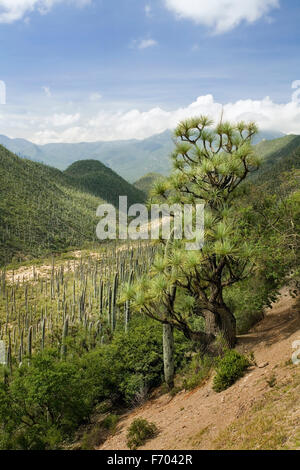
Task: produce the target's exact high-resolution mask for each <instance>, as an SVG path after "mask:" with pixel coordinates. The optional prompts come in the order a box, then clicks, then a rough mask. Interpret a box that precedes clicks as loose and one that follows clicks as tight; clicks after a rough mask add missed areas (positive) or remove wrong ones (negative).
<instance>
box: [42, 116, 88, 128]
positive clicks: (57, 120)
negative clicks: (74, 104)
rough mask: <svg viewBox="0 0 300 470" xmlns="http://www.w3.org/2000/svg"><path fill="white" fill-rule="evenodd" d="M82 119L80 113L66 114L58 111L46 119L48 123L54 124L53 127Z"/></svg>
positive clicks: (67, 124) (63, 125) (68, 124)
mask: <svg viewBox="0 0 300 470" xmlns="http://www.w3.org/2000/svg"><path fill="white" fill-rule="evenodd" d="M79 120H80V113H76V114H65V113H61V114H59V113H56V114H53V116H50V117H49V118H47V119H46V122H45V124H46V125H52V126H53V127H65V126H70V125H71V124H74V123H76V122H78V121H79Z"/></svg>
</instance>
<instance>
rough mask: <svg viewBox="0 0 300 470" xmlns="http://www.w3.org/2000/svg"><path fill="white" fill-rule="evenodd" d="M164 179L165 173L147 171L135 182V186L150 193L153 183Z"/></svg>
mask: <svg viewBox="0 0 300 470" xmlns="http://www.w3.org/2000/svg"><path fill="white" fill-rule="evenodd" d="M161 179H163V175H161V174H159V173H147V174H146V175H145V176H142V178H140V179H139V180H137V181H136V182H135V183H134V186H135V187H136V188H138V189H139V190H140V191H143V193H144V194H146V195H148V194H149V192H150V190H151V188H152V187H153V185H154V184H155V183H156V182H157V181H159V180H161Z"/></svg>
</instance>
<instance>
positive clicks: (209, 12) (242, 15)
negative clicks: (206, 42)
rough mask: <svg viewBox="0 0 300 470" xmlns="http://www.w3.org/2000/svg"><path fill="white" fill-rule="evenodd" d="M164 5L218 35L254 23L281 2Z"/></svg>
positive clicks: (174, 0) (171, 1) (190, 0)
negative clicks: (241, 24) (244, 22)
mask: <svg viewBox="0 0 300 470" xmlns="http://www.w3.org/2000/svg"><path fill="white" fill-rule="evenodd" d="M164 3H165V5H166V7H167V8H168V9H169V10H171V11H173V12H174V13H175V14H176V15H177V16H178V17H179V18H187V19H190V20H193V21H194V22H196V23H199V24H203V25H205V26H207V27H209V28H211V29H213V30H214V32H216V33H224V32H226V31H229V30H231V29H233V28H235V27H236V26H238V25H239V24H240V23H241V22H242V21H247V22H248V23H254V22H255V21H257V20H258V19H260V18H262V17H263V16H265V15H267V14H268V13H269V12H270V11H271V10H272V9H274V8H278V7H279V0H209V1H207V0H184V1H182V0H164ZM267 18H269V17H268V16H267Z"/></svg>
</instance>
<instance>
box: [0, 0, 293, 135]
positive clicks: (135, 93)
mask: <svg viewBox="0 0 300 470" xmlns="http://www.w3.org/2000/svg"><path fill="white" fill-rule="evenodd" d="M223 4H226V5H227V7H226V8H222V5H223ZM299 24H300V2H299V0H281V1H280V0H243V1H242V2H241V1H240V0H227V1H226V0H210V2H207V1H206V0H205V1H204V0H185V1H183V0H148V1H147V0H145V1H144V0H114V1H113V2H112V1H111V0H16V1H14V0H0V80H3V81H4V82H5V83H6V87H7V96H6V105H0V133H2V134H6V135H9V136H11V137H25V138H28V139H31V140H34V141H36V142H40V143H45V142H48V141H81V140H111V139H117V138H132V137H135V136H136V137H137V138H143V137H147V136H148V135H151V134H153V133H156V132H161V131H163V130H164V129H166V128H168V127H172V126H173V125H174V124H175V123H176V119H177V120H178V119H180V118H182V117H185V116H186V115H189V114H195V113H196V114H199V113H200V112H202V111H203V112H210V111H211V113H212V115H213V116H215V115H217V114H218V113H219V111H220V107H221V106H222V105H224V107H225V110H226V112H227V113H228V117H229V118H232V119H235V118H239V117H240V116H245V115H246V117H247V116H248V114H249V113H250V114H253V117H254V118H256V119H257V120H258V121H259V123H260V124H261V126H262V127H264V128H270V129H271V128H274V130H281V131H283V132H299V133H300V105H299V99H298V97H297V96H298V95H296V94H295V95H294V99H292V98H291V93H292V91H294V92H295V91H296V90H297V88H296V87H297V86H298V84H297V83H296V82H295V81H296V80H298V79H299V80H300V61H299V48H300V33H299ZM292 83H294V90H292V89H291V85H292ZM267 96H269V97H270V99H269V101H268V100H267V101H266V100H265V98H266V97H267ZM199 97H200V99H198V98H199ZM205 97H206V99H205ZM209 97H210V98H209ZM197 99H198V101H197ZM250 114H249V118H250V117H251V116H250ZM260 115H261V116H260ZM275 115H277V118H276V116H275ZM283 116H284V119H285V123H282V118H283ZM275 128H276V129H275Z"/></svg>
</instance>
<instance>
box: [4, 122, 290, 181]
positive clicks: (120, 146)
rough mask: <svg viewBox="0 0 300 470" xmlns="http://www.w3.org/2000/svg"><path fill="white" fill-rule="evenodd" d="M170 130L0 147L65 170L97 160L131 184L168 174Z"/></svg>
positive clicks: (20, 142)
mask: <svg viewBox="0 0 300 470" xmlns="http://www.w3.org/2000/svg"><path fill="white" fill-rule="evenodd" d="M172 135H173V134H172V131H171V130H166V131H164V132H162V133H160V134H155V135H153V136H151V137H148V138H146V139H142V140H138V139H130V140H119V141H118V140H116V141H107V142H105V141H98V142H81V143H75V144H72V143H50V144H44V145H37V144H34V143H32V142H30V141H27V140H26V139H10V138H9V137H6V136H3V135H0V144H2V145H4V146H5V147H6V148H8V150H10V151H12V152H14V153H16V154H17V155H19V156H21V157H26V158H29V159H33V160H35V161H40V162H42V163H45V164H48V165H51V166H54V167H56V168H58V169H60V170H65V169H67V167H69V166H70V165H71V164H72V163H74V162H75V161H78V160H99V161H101V162H102V163H104V164H105V165H106V166H108V167H109V168H111V169H112V170H113V171H115V172H116V173H118V174H119V175H120V176H122V177H123V178H124V179H125V180H127V181H129V182H131V183H134V182H135V181H137V180H138V179H139V178H141V177H143V176H144V175H145V174H146V173H150V172H151V173H153V172H155V173H161V174H162V175H165V176H166V175H167V174H168V173H169V172H170V170H171V160H170V158H169V156H170V154H171V152H172V150H173V147H174V143H173V140H172ZM282 136H283V134H281V133H278V132H262V133H260V134H259V136H258V137H257V138H256V140H255V141H254V143H258V142H259V141H261V140H263V139H267V140H272V139H274V138H276V137H282Z"/></svg>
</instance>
